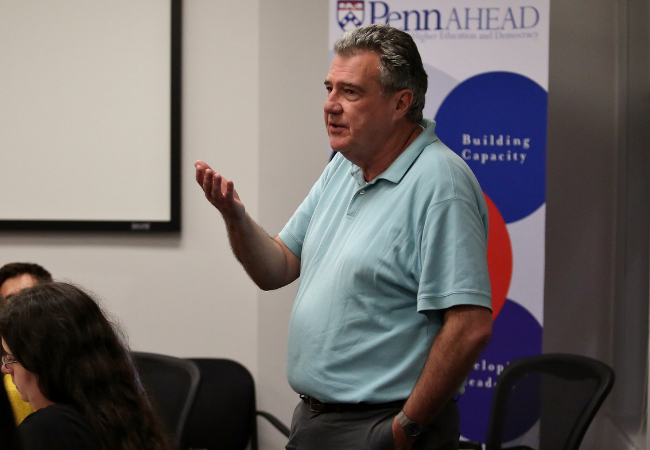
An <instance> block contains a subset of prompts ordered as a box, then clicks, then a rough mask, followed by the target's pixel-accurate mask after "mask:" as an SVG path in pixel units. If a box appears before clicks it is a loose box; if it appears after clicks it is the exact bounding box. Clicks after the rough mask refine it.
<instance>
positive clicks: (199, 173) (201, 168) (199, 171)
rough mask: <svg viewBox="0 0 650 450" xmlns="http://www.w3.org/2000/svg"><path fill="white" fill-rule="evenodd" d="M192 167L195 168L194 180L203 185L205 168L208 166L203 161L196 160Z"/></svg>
mask: <svg viewBox="0 0 650 450" xmlns="http://www.w3.org/2000/svg"><path fill="white" fill-rule="evenodd" d="M194 167H195V168H196V182H197V183H199V186H201V187H203V177H204V176H205V170H206V169H209V168H210V166H208V165H207V164H206V163H204V162H203V161H201V160H198V161H196V162H195V163H194Z"/></svg>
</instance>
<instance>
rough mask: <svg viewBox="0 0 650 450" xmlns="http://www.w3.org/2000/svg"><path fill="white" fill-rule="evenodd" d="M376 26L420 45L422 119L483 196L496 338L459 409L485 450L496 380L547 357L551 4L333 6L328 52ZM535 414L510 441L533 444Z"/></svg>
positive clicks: (394, 0) (469, 0)
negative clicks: (523, 362) (522, 362)
mask: <svg viewBox="0 0 650 450" xmlns="http://www.w3.org/2000/svg"><path fill="white" fill-rule="evenodd" d="M371 23H388V24H389V25H391V26H393V27H395V28H398V29H400V30H404V31H406V32H408V33H410V34H411V35H412V36H413V39H414V40H415V42H416V43H417V45H418V48H419V50H420V53H421V55H422V60H423V62H424V67H425V69H426V71H427V73H428V75H429V90H428V92H427V98H426V106H425V109H424V116H425V117H427V118H432V119H435V120H436V122H437V125H436V133H437V134H438V136H439V137H440V139H441V140H442V142H444V143H445V144H446V145H447V146H449V147H450V148H451V149H452V150H454V151H455V152H456V153H457V154H458V155H460V156H461V157H462V158H463V159H464V160H465V161H466V162H467V164H468V165H469V166H470V167H471V169H472V170H473V171H474V173H475V174H476V177H477V178H478V180H479V182H480V184H481V187H482V188H483V192H484V194H485V197H486V199H487V203H488V209H489V215H490V234H489V241H488V265H489V270H490V280H491V283H492V297H493V299H492V306H493V318H494V326H493V333H492V339H491V341H490V344H489V345H488V347H487V349H486V350H485V351H484V352H483V354H482V355H481V357H480V358H479V360H478V362H477V363H476V364H475V366H474V370H473V371H472V373H471V374H470V376H469V378H468V380H467V386H466V388H465V394H464V395H463V396H462V397H461V398H460V400H459V401H458V406H459V409H460V411H461V433H462V435H463V437H465V438H468V439H472V440H478V441H483V442H484V439H485V434H486V430H487V424H488V417H489V412H490V404H491V400H492V391H493V388H494V386H495V385H496V383H497V377H498V375H499V373H501V371H503V369H504V367H506V366H507V365H508V364H509V363H510V361H512V360H514V359H516V358H520V357H522V356H528V355H534V354H538V353H541V351H542V323H543V294H544V293H543V288H544V231H545V216H546V212H545V210H546V208H545V202H546V199H545V191H546V119H547V90H548V34H549V0H542V1H540V0H524V1H516V0H493V1H490V2H486V1H485V0H464V1H458V0H436V1H432V0H382V1H379V0H378V1H361V0H359V1H347V0H345V1H344V0H330V49H331V48H332V46H333V45H334V42H335V41H336V40H337V39H338V38H339V37H340V36H341V35H342V34H343V32H344V31H347V30H349V29H351V28H354V27H358V26H361V25H368V24H371ZM330 57H331V58H333V54H331V55H330ZM530 411H531V412H530V414H529V415H528V416H527V417H521V418H520V420H519V424H518V426H517V427H513V429H512V430H509V433H510V435H509V436H507V439H505V441H510V440H512V441H516V440H519V439H521V438H522V437H523V438H525V439H530V438H533V439H534V436H535V434H536V432H537V430H538V427H539V414H538V412H537V411H535V409H534V408H530Z"/></svg>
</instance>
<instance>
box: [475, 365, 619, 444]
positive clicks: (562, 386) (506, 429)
mask: <svg viewBox="0 0 650 450" xmlns="http://www.w3.org/2000/svg"><path fill="white" fill-rule="evenodd" d="M613 385H614V371H613V370H612V369H611V368H610V367H609V366H607V365H606V364H604V363H602V362H600V361H596V360H595V359H592V358H588V357H585V356H579V355H566V354H544V355H536V356H530V357H527V358H521V359H518V360H515V361H513V362H512V363H510V364H509V365H508V366H507V367H506V369H505V370H504V371H503V372H502V373H501V375H500V376H499V379H498V381H497V385H496V387H495V388H494V395H493V399H492V410H491V413H490V424H489V425H488V432H487V439H486V450H501V449H502V448H503V449H505V448H508V447H511V446H513V445H522V446H523V445H526V446H529V447H530V448H534V449H540V450H577V449H578V448H579V446H580V443H581V442H582V438H583V437H584V435H585V433H586V431H587V429H588V428H589V425H590V423H591V421H592V420H593V418H594V416H595V415H596V412H597V411H598V409H599V408H600V406H601V405H602V404H603V401H604V400H605V398H606V397H607V395H608V394H609V392H610V391H611V389H612V386H613Z"/></svg>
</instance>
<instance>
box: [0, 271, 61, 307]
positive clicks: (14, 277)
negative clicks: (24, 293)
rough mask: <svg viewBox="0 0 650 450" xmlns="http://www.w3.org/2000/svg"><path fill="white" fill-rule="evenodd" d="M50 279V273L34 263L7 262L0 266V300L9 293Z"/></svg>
mask: <svg viewBox="0 0 650 450" xmlns="http://www.w3.org/2000/svg"><path fill="white" fill-rule="evenodd" d="M50 281H52V275H51V274H50V272H48V271H47V270H45V269H44V268H43V267H41V266H39V265H38V264H34V263H19V262H16V263H9V264H5V265H4V266H2V267H0V302H1V301H2V299H6V298H7V297H8V296H9V295H12V294H15V293H16V292H18V291H21V290H22V289H25V288H28V287H32V286H35V285H37V284H39V283H48V282H50Z"/></svg>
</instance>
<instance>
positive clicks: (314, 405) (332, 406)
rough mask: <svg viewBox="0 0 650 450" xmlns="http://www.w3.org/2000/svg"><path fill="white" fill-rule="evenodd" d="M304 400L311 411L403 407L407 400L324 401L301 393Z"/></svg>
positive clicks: (324, 411) (326, 411)
mask: <svg viewBox="0 0 650 450" xmlns="http://www.w3.org/2000/svg"><path fill="white" fill-rule="evenodd" d="M300 398H301V399H302V401H303V402H305V403H306V404H308V405H309V409H310V411H311V412H315V413H328V412H348V411H374V410H376V409H385V408H401V407H402V406H404V403H406V400H397V401H395V402H388V403H323V402H321V401H318V400H316V399H315V398H313V397H310V396H308V395H301V396H300Z"/></svg>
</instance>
